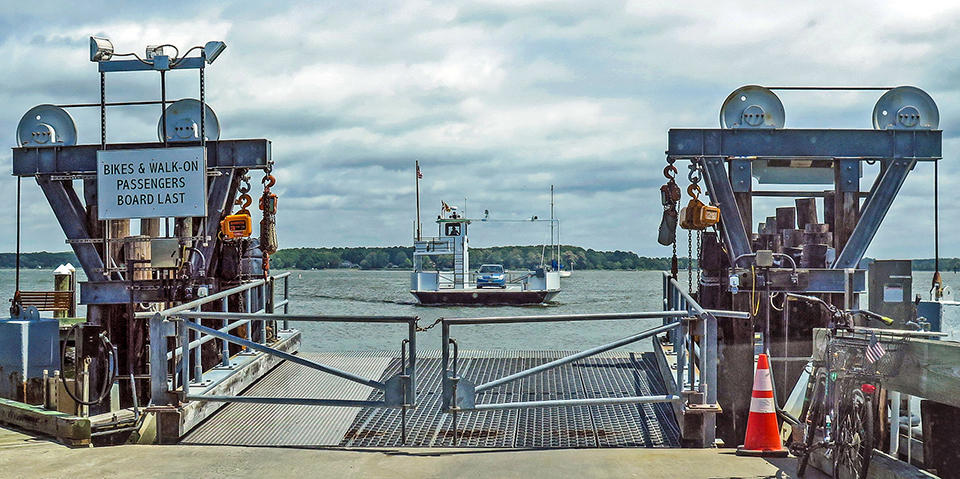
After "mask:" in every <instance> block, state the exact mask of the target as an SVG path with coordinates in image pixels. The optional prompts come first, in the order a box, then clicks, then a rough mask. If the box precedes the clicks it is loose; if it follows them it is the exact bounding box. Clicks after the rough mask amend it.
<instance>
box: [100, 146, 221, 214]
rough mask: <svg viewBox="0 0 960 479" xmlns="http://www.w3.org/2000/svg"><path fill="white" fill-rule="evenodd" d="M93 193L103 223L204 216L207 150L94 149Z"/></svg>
mask: <svg viewBox="0 0 960 479" xmlns="http://www.w3.org/2000/svg"><path fill="white" fill-rule="evenodd" d="M97 195H98V197H99V199H98V202H97V214H98V215H99V217H100V219H102V220H115V219H127V218H162V217H186V216H206V215H207V154H206V150H205V149H204V148H202V147H196V148H152V149H143V150H106V151H98V152H97Z"/></svg>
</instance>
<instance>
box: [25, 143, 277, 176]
mask: <svg viewBox="0 0 960 479" xmlns="http://www.w3.org/2000/svg"><path fill="white" fill-rule="evenodd" d="M198 145H199V142H184V143H182V144H181V143H178V144H170V146H169V147H170V148H180V147H196V146H198ZM144 148H163V143H119V144H110V145H107V149H108V150H136V149H144ZM100 150H101V147H100V145H76V146H61V147H56V148H14V149H13V174H14V176H36V175H38V174H43V173H51V174H53V173H56V174H66V173H76V174H95V173H96V172H97V151H100ZM271 154H272V153H271V145H270V141H269V140H262V139H257V140H218V141H208V142H207V168H208V169H209V168H261V169H262V168H266V166H267V163H268V162H269V161H270V160H271Z"/></svg>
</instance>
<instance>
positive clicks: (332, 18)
mask: <svg viewBox="0 0 960 479" xmlns="http://www.w3.org/2000/svg"><path fill="white" fill-rule="evenodd" d="M721 3H722V2H647V1H633V2H631V1H620V2H614V1H611V2H564V1H556V0H554V1H536V0H503V1H500V0H472V1H469V2H453V1H423V0H413V1H383V2H375V1H360V2H331V1H316V2H314V1H283V0H279V1H271V2H262V1H256V2H255V1H235V2H222V1H221V2H217V1H212V2H196V3H194V4H192V5H190V6H189V7H184V6H183V5H185V4H174V3H169V4H166V5H165V6H163V5H160V6H156V7H149V8H148V7H142V6H139V5H137V2H98V1H90V2H83V3H82V6H81V4H77V3H75V2H52V3H45V4H44V5H45V7H44V8H37V7H36V6H35V5H32V4H30V3H29V2H12V1H10V0H2V1H0V5H2V8H0V12H2V13H0V51H2V52H4V54H5V55H4V56H5V58H4V61H3V63H2V65H0V104H2V105H3V108H2V109H0V140H2V143H3V145H4V146H5V147H6V148H4V149H0V162H3V163H4V164H6V165H8V166H7V167H6V168H8V170H7V171H10V170H9V165H10V162H11V151H10V149H9V148H10V147H13V146H15V144H16V140H15V132H16V127H17V123H18V121H19V120H20V118H21V116H22V115H23V114H24V113H25V112H26V111H27V110H28V109H30V108H31V107H33V106H34V105H37V104H41V103H54V104H68V103H78V102H96V101H98V100H99V92H98V89H99V82H98V73H97V68H96V65H94V64H93V63H90V62H89V60H88V37H89V36H90V35H98V36H105V37H108V38H110V39H111V40H112V41H113V43H114V45H115V47H116V50H117V52H137V53H140V54H143V50H144V47H145V46H146V45H148V44H161V43H169V44H174V45H177V46H178V47H180V49H181V51H184V50H186V48H189V47H191V46H193V45H202V44H203V43H205V42H206V41H209V40H223V41H225V42H226V43H227V45H228V48H227V50H226V51H225V52H224V53H223V55H221V57H220V58H219V59H218V60H217V61H216V63H214V64H213V65H212V66H210V67H209V68H208V69H207V98H208V102H209V103H210V105H211V106H212V107H213V108H214V110H215V111H216V112H217V115H218V116H219V118H220V123H221V125H222V130H223V136H222V138H225V139H237V138H267V139H270V140H271V141H272V142H273V158H274V160H275V161H276V164H277V173H276V176H277V178H278V185H277V187H276V188H275V191H276V192H277V193H279V194H280V203H279V205H280V213H279V217H278V222H279V232H280V244H281V247H300V246H317V247H319V246H354V245H357V246H388V245H409V244H411V240H412V236H413V229H414V228H413V225H414V218H415V212H416V210H415V194H414V187H415V182H414V178H415V176H414V161H415V160H419V161H420V164H421V169H422V171H423V176H424V178H423V180H422V182H421V185H420V186H421V201H422V205H423V211H424V213H423V216H424V218H425V219H426V221H425V224H424V229H425V231H426V232H431V231H434V230H433V225H432V224H431V223H430V222H429V218H433V217H435V215H436V214H437V210H438V207H439V205H440V202H441V200H443V201H446V202H447V203H450V204H456V205H459V206H461V207H462V206H463V205H464V203H465V202H466V208H467V213H468V216H471V217H472V216H482V213H483V211H484V210H489V211H490V215H491V217H492V218H500V219H520V218H529V217H530V216H532V215H538V216H540V217H541V218H543V217H548V216H549V213H550V185H554V186H555V188H556V212H557V216H558V217H559V218H560V219H561V220H562V238H561V239H562V241H563V243H565V244H574V245H580V246H584V247H588V248H595V249H603V250H614V249H620V250H630V251H634V252H637V253H638V254H641V255H647V256H666V255H668V254H669V251H668V248H664V247H661V246H659V245H658V244H657V243H656V240H655V238H656V229H657V226H658V224H659V220H660V214H661V208H660V205H659V197H658V188H659V186H660V184H661V183H662V176H661V174H660V171H661V169H662V168H663V165H664V155H663V152H664V150H665V149H666V142H667V131H668V130H669V129H670V128H671V127H708V128H713V127H717V126H719V125H718V113H719V108H720V105H721V104H722V102H723V100H724V98H725V97H726V96H727V95H728V94H729V93H730V92H731V91H733V90H734V89H736V88H737V87H739V86H741V85H747V84H759V85H770V86H772V85H799V86H896V85H916V86H918V87H920V88H923V89H924V90H926V91H927V92H928V93H929V94H930V95H931V96H932V97H933V98H934V99H935V100H936V101H937V103H938V105H939V108H940V114H941V122H940V128H941V129H943V130H944V140H945V141H944V147H943V155H944V158H945V160H944V161H943V162H942V165H941V178H940V185H941V191H942V194H941V205H942V206H941V221H942V225H944V226H943V233H942V244H941V254H942V255H943V256H960V244H958V241H957V240H956V239H955V238H956V227H955V225H957V224H960V209H958V207H957V204H956V203H957V197H956V193H955V192H956V191H957V190H958V186H960V181H958V180H957V178H958V177H957V172H958V170H960V167H958V165H957V161H956V159H955V157H956V156H957V155H956V153H957V152H958V149H960V141H958V139H957V134H956V133H955V132H957V131H960V115H958V113H957V112H958V109H957V108H956V107H955V105H957V104H958V100H960V91H958V87H960V75H958V73H960V56H958V54H957V52H958V51H960V30H958V29H957V28H956V26H957V25H958V24H960V7H954V6H948V5H949V2H927V1H923V0H918V1H911V2H902V1H890V2H880V1H865V2H845V1H833V2H795V1H789V2H787V1H770V0H766V1H755V2H739V3H735V4H729V5H721ZM158 77H159V76H158V75H157V74H155V73H125V74H112V75H109V76H108V77H107V82H108V84H107V95H108V100H109V101H121V100H145V99H159V95H160V92H159V78H158ZM168 78H169V85H168V98H183V97H196V96H197V81H196V72H195V70H194V71H184V72H180V73H176V72H174V73H172V74H170V75H169V76H168ZM879 95H880V93H879V92H828V93H811V92H791V91H785V92H781V93H780V97H781V99H782V100H783V103H784V108H785V111H786V118H787V120H786V122H787V127H836V128H870V127H871V113H872V110H873V106H874V104H875V103H876V101H877V98H878V97H879ZM159 113H160V112H159V107H133V108H124V109H111V110H110V113H109V115H108V138H109V140H110V141H111V142H125V141H155V140H156V125H157V120H158V118H159ZM71 114H72V115H73V116H74V118H75V119H76V121H77V123H78V126H79V136H80V142H81V143H97V142H98V141H99V128H98V127H99V122H98V116H99V111H98V110H96V109H72V110H71ZM865 173H866V175H868V177H865V178H864V180H863V187H864V188H867V187H869V185H870V183H871V182H872V176H870V175H872V174H873V170H869V169H868V170H867V171H866V172H865ZM259 177H260V175H259V174H256V175H255V180H257V182H258V183H259V181H258V180H259ZM258 183H257V184H258ZM932 185H933V167H932V165H929V164H924V165H920V166H918V167H917V168H916V170H915V171H914V172H913V173H912V174H911V176H910V177H909V178H908V180H907V183H906V185H905V186H904V188H903V190H902V192H901V195H900V197H899V198H898V199H897V201H896V203H895V204H894V206H893V208H892V210H891V212H890V215H889V216H888V218H887V220H886V222H885V225H884V226H883V227H882V228H881V230H880V234H879V235H878V239H877V240H876V241H875V242H874V245H873V246H872V247H871V249H870V250H869V251H868V255H871V256H876V257H885V258H903V257H932V256H933V212H932V207H931V205H932V198H933V196H932ZM23 187H24V188H23V189H24V196H23V198H24V207H23V208H24V209H23V213H24V221H23V245H24V246H23V249H24V250H25V251H40V250H48V251H64V250H67V249H68V247H67V245H65V244H64V241H63V238H64V236H63V233H62V232H61V230H60V228H59V226H58V225H57V223H56V220H55V217H54V215H53V212H52V211H51V209H50V207H49V206H48V205H47V203H46V201H45V200H44V199H43V196H42V194H41V192H40V189H39V187H37V186H36V184H35V182H34V181H33V180H32V179H29V178H28V179H25V180H24V182H23ZM0 192H2V193H3V194H4V195H6V198H7V201H6V203H7V205H8V207H7V208H4V209H3V210H2V212H0V228H2V229H3V231H6V232H7V234H5V235H3V236H2V237H0V251H13V250H14V248H15V235H14V227H15V220H16V216H15V208H14V205H15V198H16V195H15V192H16V180H15V179H14V178H13V177H10V176H6V175H4V176H2V177H0ZM775 206H777V204H775V203H771V202H758V204H757V208H756V210H755V217H763V216H767V215H771V214H773V208H774V207H775ZM470 233H471V240H472V245H473V246H492V245H509V244H538V243H540V242H542V241H544V240H545V239H547V240H548V239H549V229H548V228H546V226H545V225H542V224H538V225H534V224H517V223H501V224H482V225H476V226H474V227H473V228H472V229H471V232H470Z"/></svg>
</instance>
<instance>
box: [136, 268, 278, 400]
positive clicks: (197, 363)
mask: <svg viewBox="0 0 960 479" xmlns="http://www.w3.org/2000/svg"><path fill="white" fill-rule="evenodd" d="M289 276H290V273H281V274H278V275H276V276H270V277H267V278H264V279H258V280H255V281H251V282H248V283H244V284H241V285H239V286H236V287H234V288H231V289H228V290H224V291H220V292H218V293H215V294H211V295H209V296H206V297H202V298H200V299H197V300H195V301H191V302H189V303H184V304H181V305H179V306H174V307H172V308H169V309H166V310H163V311H160V312H156V313H154V312H140V313H137V314H136V318H140V319H145V318H149V319H150V337H151V338H158V340H157V341H151V342H150V364H151V368H150V374H151V396H152V398H153V401H154V403H155V404H161V403H166V401H167V399H168V398H167V397H166V393H167V392H168V391H170V390H173V389H175V388H174V387H171V384H172V385H174V386H176V385H180V384H190V383H191V382H193V383H202V382H203V375H204V371H203V357H202V348H201V346H203V345H204V344H206V343H208V342H210V341H213V340H215V339H218V336H215V335H206V336H204V335H202V334H201V333H200V332H198V331H196V330H194V333H193V334H192V338H191V335H190V334H189V332H188V334H187V340H186V341H183V342H182V343H181V344H179V345H178V346H177V348H175V349H174V350H171V351H167V344H166V341H163V340H160V339H159V338H164V337H171V336H176V337H178V338H181V340H182V337H181V335H180V334H179V332H178V329H179V328H178V327H177V322H179V321H186V322H189V321H190V319H192V318H187V319H183V317H184V316H185V315H186V314H189V313H198V314H202V313H200V311H201V309H203V308H204V307H205V306H208V305H211V304H214V303H217V302H219V307H220V309H221V311H223V313H212V314H216V315H217V316H216V318H204V319H221V320H222V322H221V326H222V327H221V328H220V329H217V330H216V331H217V332H218V333H221V334H224V335H228V336H229V333H230V332H231V331H233V330H235V329H237V328H239V327H241V326H247V328H246V330H245V333H244V336H245V338H243V339H245V340H247V341H249V342H254V341H256V342H257V343H258V344H266V343H267V342H268V340H269V337H268V324H270V325H272V326H273V327H272V331H274V335H275V334H276V330H277V327H276V326H277V323H276V320H277V317H276V316H275V315H274V314H273V313H274V311H275V309H276V308H283V310H284V311H287V310H288V308H289V291H290V287H289ZM280 279H282V280H283V299H281V300H280V301H276V299H275V297H276V281H277V280H280ZM234 297H236V298H239V299H237V300H236V301H237V303H238V305H239V306H238V307H239V309H240V310H241V311H242V312H244V313H253V314H255V315H257V317H255V318H254V317H248V318H242V319H236V320H234V321H230V319H228V318H227V317H225V315H226V314H231V313H227V311H229V309H230V304H231V298H234ZM235 307H236V306H235ZM234 314H235V313H234ZM194 321H195V322H196V323H197V325H199V324H200V319H195V320H194ZM283 328H284V329H288V324H287V323H286V322H284V325H283ZM254 329H256V331H257V334H256V335H254V334H253V330H254ZM230 337H231V338H238V337H237V336H230ZM219 339H220V340H221V341H220V351H219V355H220V356H221V364H220V365H221V367H224V368H229V367H230V349H229V343H230V342H233V341H229V340H227V339H224V338H222V337H221V338H219ZM248 349H249V347H248V346H245V347H244V352H246V351H247V350H248ZM191 357H192V359H193V367H192V368H190V367H189V363H190V358H191ZM171 361H174V367H173V368H171V367H170V366H171V363H170V362H171ZM171 372H172V377H169V376H170V375H171Z"/></svg>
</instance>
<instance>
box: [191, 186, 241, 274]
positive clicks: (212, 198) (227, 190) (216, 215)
mask: <svg viewBox="0 0 960 479" xmlns="http://www.w3.org/2000/svg"><path fill="white" fill-rule="evenodd" d="M236 180H237V174H236V172H235V171H234V170H233V169H229V170H227V171H224V172H223V174H222V175H221V176H216V177H213V178H211V179H210V180H209V182H208V184H207V221H206V222H204V231H203V232H202V233H201V234H202V235H203V236H206V237H209V238H210V240H209V241H203V242H201V243H200V244H199V245H197V249H199V250H200V252H201V254H202V256H203V257H204V258H206V260H207V261H206V264H205V265H204V267H205V268H206V271H205V272H204V276H211V275H212V272H213V268H214V267H215V263H216V262H215V261H214V258H213V252H214V249H215V248H216V246H217V243H218V242H219V241H220V240H219V239H218V238H219V236H218V233H219V232H220V222H221V221H223V219H224V218H226V216H227V214H228V213H229V212H230V208H231V207H232V206H233V202H234V198H235V196H236V194H237V181H236Z"/></svg>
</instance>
